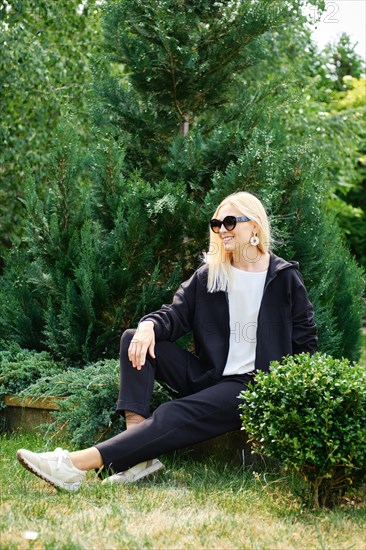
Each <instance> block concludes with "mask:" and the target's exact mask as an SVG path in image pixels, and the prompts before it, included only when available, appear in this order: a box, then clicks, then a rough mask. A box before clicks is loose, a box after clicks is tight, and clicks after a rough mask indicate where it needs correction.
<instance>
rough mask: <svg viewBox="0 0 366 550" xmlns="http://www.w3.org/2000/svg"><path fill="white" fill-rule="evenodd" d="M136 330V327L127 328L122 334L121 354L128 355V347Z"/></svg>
mask: <svg viewBox="0 0 366 550" xmlns="http://www.w3.org/2000/svg"><path fill="white" fill-rule="evenodd" d="M135 332H136V329H132V328H130V329H127V330H125V331H124V333H123V334H122V336H121V343H120V354H121V355H122V354H123V355H125V354H126V355H127V353H128V348H129V346H130V343H131V340H132V338H133V337H134V335H135Z"/></svg>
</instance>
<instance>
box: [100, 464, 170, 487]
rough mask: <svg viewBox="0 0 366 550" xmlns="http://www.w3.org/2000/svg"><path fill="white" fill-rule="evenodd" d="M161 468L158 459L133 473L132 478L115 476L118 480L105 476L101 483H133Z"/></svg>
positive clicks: (161, 465) (162, 466)
mask: <svg viewBox="0 0 366 550" xmlns="http://www.w3.org/2000/svg"><path fill="white" fill-rule="evenodd" d="M163 468H164V465H163V464H162V463H161V462H160V461H157V462H155V463H154V464H151V465H150V466H148V467H147V468H145V470H142V471H141V472H140V473H138V474H135V475H134V476H133V478H131V479H127V478H121V477H120V478H117V479H118V481H117V479H115V480H111V479H110V478H108V477H107V479H105V480H104V481H102V485H108V484H109V483H115V484H120V485H125V484H128V483H135V481H139V479H143V478H144V477H146V476H149V475H151V474H154V473H155V472H158V471H159V470H162V469H163ZM111 477H113V476H111Z"/></svg>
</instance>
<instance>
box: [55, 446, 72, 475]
mask: <svg viewBox="0 0 366 550" xmlns="http://www.w3.org/2000/svg"><path fill="white" fill-rule="evenodd" d="M68 454H69V452H68V451H66V450H64V449H61V448H60V447H57V449H55V456H56V458H57V462H56V470H58V469H59V468H60V466H61V464H62V461H63V460H64V459H65V458H67V456H68Z"/></svg>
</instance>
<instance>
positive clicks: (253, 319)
mask: <svg viewBox="0 0 366 550" xmlns="http://www.w3.org/2000/svg"><path fill="white" fill-rule="evenodd" d="M232 274H233V280H232V287H231V290H230V291H229V293H228V296H229V314H230V341H229V353H228V356H227V360H226V365H225V369H224V372H223V376H229V375H232V374H244V373H246V372H251V371H253V370H254V363H255V351H256V345H257V321H258V313H259V308H260V305H261V301H262V296H263V290H264V283H265V280H266V276H267V271H260V272H258V273H256V272H252V271H242V270H241V269H237V268H235V267H232Z"/></svg>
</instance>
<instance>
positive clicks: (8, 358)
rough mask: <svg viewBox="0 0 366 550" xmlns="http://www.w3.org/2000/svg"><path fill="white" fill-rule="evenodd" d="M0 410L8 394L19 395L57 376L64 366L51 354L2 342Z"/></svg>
mask: <svg viewBox="0 0 366 550" xmlns="http://www.w3.org/2000/svg"><path fill="white" fill-rule="evenodd" d="M0 349H1V351H0V409H1V408H2V407H3V402H2V398H3V396H4V395H6V394H17V393H19V392H20V391H22V390H24V389H25V388H27V387H28V386H29V385H31V384H33V383H34V382H36V381H37V380H38V379H39V378H41V377H42V376H45V375H49V376H52V375H55V374H57V373H59V372H61V371H62V369H63V366H62V365H60V364H57V363H55V361H53V360H52V358H51V356H50V354H49V353H47V352H45V351H43V352H41V353H37V352H35V351H30V350H25V349H21V348H20V347H19V345H18V344H16V343H12V344H7V343H5V342H0Z"/></svg>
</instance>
